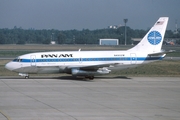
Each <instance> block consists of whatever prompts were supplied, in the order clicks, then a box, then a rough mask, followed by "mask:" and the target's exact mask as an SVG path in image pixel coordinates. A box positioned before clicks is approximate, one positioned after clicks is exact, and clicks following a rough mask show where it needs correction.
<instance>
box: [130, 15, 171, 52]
mask: <svg viewBox="0 0 180 120" xmlns="http://www.w3.org/2000/svg"><path fill="white" fill-rule="evenodd" d="M168 19H169V18H168V17H160V18H159V19H158V21H157V22H156V23H155V24H154V26H153V27H152V28H151V29H150V30H149V32H148V33H147V34H146V35H145V36H144V38H143V39H142V40H141V41H140V42H139V43H138V44H137V45H136V46H134V47H133V48H131V49H129V50H128V51H139V52H146V53H148V54H149V53H157V52H160V51H161V47H162V43H163V40H164V35H165V31H166V27H167V23H168Z"/></svg>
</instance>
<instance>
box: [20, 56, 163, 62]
mask: <svg viewBox="0 0 180 120" xmlns="http://www.w3.org/2000/svg"><path fill="white" fill-rule="evenodd" d="M161 59H163V57H134V58H133V57H132V58H131V57H120V58H117V57H111V58H51V59H50V58H47V59H46V58H43V59H36V62H79V61H81V62H89V61H91V62H92V61H145V60H148V61H149V60H161ZM21 62H26V63H28V62H31V59H21Z"/></svg>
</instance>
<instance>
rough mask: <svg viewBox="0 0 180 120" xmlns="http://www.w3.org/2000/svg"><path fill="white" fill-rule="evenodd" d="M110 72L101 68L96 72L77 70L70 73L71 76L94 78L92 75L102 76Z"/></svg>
mask: <svg viewBox="0 0 180 120" xmlns="http://www.w3.org/2000/svg"><path fill="white" fill-rule="evenodd" d="M110 71H111V70H108V69H107V68H101V69H98V70H97V71H85V70H79V69H72V70H71V73H72V75H76V76H77V75H79V76H91V75H92V76H94V75H103V74H109V73H110Z"/></svg>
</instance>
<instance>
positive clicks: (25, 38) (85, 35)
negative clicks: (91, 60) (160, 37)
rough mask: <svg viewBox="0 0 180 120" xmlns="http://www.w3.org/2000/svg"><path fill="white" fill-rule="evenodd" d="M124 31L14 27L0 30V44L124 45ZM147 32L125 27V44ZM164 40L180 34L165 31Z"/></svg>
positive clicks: (177, 36) (120, 28)
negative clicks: (115, 41)
mask: <svg viewBox="0 0 180 120" xmlns="http://www.w3.org/2000/svg"><path fill="white" fill-rule="evenodd" d="M124 30H125V28H124V26H122V27H119V28H118V29H108V28H107V29H97V30H89V29H83V30H65V31H60V30H54V29H51V30H45V29H43V30H35V29H28V30H27V29H22V28H17V27H16V26H15V27H14V28H13V29H5V28H4V29H0V44H50V42H51V41H56V43H57V44H99V39H103V38H113V39H119V44H124V38H125V35H124V33H125V31H124ZM147 31H148V30H138V29H135V30H134V29H131V28H130V27H127V32H126V33H127V44H132V40H131V38H142V37H144V35H145V34H146V33H147ZM165 38H180V33H176V34H174V32H173V31H172V30H167V31H166V34H165ZM179 44H180V42H179Z"/></svg>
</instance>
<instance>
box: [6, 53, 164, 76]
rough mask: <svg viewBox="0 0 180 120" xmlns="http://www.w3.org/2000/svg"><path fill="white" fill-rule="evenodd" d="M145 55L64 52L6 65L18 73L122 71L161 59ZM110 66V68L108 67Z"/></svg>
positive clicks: (29, 56) (30, 56) (21, 58)
mask: <svg viewBox="0 0 180 120" xmlns="http://www.w3.org/2000/svg"><path fill="white" fill-rule="evenodd" d="M161 58H162V57H161V56H158V57H148V56H147V54H146V53H137V52H136V53H133V52H128V51H65V52H57V51H56V52H40V53H31V54H26V55H22V56H19V57H18V58H16V59H15V60H13V61H12V62H10V63H8V64H7V65H6V68H8V66H10V67H11V70H12V71H16V72H19V73H63V72H65V73H68V71H66V70H68V69H67V68H79V67H83V66H86V67H87V66H97V65H106V64H107V67H109V69H113V68H116V67H118V69H124V68H128V67H133V66H136V65H138V64H142V63H145V62H153V61H154V60H159V59H161ZM108 65H111V66H108Z"/></svg>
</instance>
